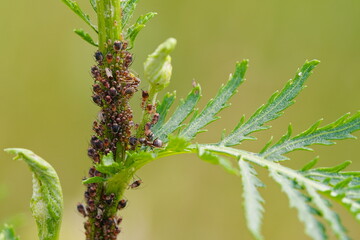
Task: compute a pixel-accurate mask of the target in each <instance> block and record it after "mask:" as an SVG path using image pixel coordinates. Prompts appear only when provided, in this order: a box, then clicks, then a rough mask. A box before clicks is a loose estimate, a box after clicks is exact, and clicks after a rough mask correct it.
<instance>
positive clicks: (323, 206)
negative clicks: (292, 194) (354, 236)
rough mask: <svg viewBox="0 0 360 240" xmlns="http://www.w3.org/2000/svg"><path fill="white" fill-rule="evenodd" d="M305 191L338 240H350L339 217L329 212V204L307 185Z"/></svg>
mask: <svg viewBox="0 0 360 240" xmlns="http://www.w3.org/2000/svg"><path fill="white" fill-rule="evenodd" d="M305 187H306V190H307V192H308V193H309V196H310V197H311V198H312V202H313V203H315V205H316V206H317V207H318V208H319V210H320V211H321V213H322V216H323V217H324V218H325V219H326V220H327V221H328V222H329V224H330V226H331V228H332V230H333V231H334V233H335V234H336V236H337V237H338V239H340V240H350V238H349V237H348V236H347V234H346V229H345V227H344V226H343V225H342V223H341V221H340V218H339V216H338V215H337V214H336V213H335V212H334V211H332V210H331V208H330V207H331V206H330V203H329V202H328V201H326V200H325V199H323V198H322V197H320V195H319V194H318V193H317V192H316V190H315V189H314V188H312V187H311V186H309V185H306V186H305Z"/></svg>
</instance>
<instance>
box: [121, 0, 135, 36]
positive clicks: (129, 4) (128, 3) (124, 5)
mask: <svg viewBox="0 0 360 240" xmlns="http://www.w3.org/2000/svg"><path fill="white" fill-rule="evenodd" d="M138 1H139V0H125V1H122V2H121V9H122V23H121V24H122V28H123V29H124V28H125V26H126V24H127V23H128V22H129V20H130V19H131V17H132V16H133V14H134V11H135V8H136V4H137V2H138Z"/></svg>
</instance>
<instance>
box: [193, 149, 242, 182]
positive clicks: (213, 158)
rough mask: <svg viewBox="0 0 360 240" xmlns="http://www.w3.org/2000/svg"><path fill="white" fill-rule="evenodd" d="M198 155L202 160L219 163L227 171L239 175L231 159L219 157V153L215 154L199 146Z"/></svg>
mask: <svg viewBox="0 0 360 240" xmlns="http://www.w3.org/2000/svg"><path fill="white" fill-rule="evenodd" d="M198 156H199V158H200V159H201V160H204V161H205V162H209V163H211V164H215V165H219V166H221V167H223V168H224V169H225V171H227V172H228V173H231V174H234V175H236V176H239V169H238V168H237V167H234V166H233V164H232V162H231V160H230V159H227V158H224V157H220V156H219V155H216V154H214V153H212V152H210V151H207V150H204V149H201V148H199V151H198Z"/></svg>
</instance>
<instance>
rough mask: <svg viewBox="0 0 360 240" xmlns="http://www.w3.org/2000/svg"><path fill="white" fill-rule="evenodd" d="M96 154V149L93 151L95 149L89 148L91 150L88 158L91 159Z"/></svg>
mask: <svg viewBox="0 0 360 240" xmlns="http://www.w3.org/2000/svg"><path fill="white" fill-rule="evenodd" d="M95 153H96V152H95V149H93V148H89V149H88V156H89V157H93V156H94V155H95Z"/></svg>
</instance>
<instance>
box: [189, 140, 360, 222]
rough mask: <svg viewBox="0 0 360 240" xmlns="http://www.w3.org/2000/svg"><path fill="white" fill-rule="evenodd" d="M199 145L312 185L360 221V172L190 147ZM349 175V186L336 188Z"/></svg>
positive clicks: (223, 149)
mask: <svg viewBox="0 0 360 240" xmlns="http://www.w3.org/2000/svg"><path fill="white" fill-rule="evenodd" d="M199 147H201V148H204V149H206V150H208V151H211V152H215V153H217V154H222V155H226V156H232V157H234V158H236V159H239V158H240V157H242V158H243V159H244V160H247V161H249V162H252V163H254V164H257V165H259V166H262V167H264V168H266V169H269V170H271V171H275V172H278V173H280V174H282V175H284V176H286V177H288V178H289V179H293V180H294V181H296V182H297V183H299V184H300V185H302V186H305V185H309V186H312V187H313V188H315V189H316V190H317V191H320V192H322V193H323V194H324V195H326V196H327V197H329V198H331V199H334V200H336V201H337V202H339V203H340V204H342V205H343V206H344V207H346V208H347V209H348V210H349V211H350V212H351V213H352V214H353V215H354V216H355V219H356V220H358V221H359V222H360V172H341V173H326V172H324V171H317V170H316V169H314V170H309V171H306V172H301V171H295V170H292V169H290V168H287V167H284V166H282V165H280V164H278V163H276V162H273V161H269V160H267V159H265V158H264V157H262V156H259V155H258V154H255V153H251V152H248V151H244V150H240V149H234V148H230V147H224V146H217V145H211V144H198V145H190V146H189V147H188V149H189V150H190V151H193V152H197V149H198V148H199ZM349 177H351V178H352V181H351V182H350V183H349V184H348V187H346V188H343V189H335V186H336V184H337V183H339V182H341V181H343V180H345V179H347V178H349Z"/></svg>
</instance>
